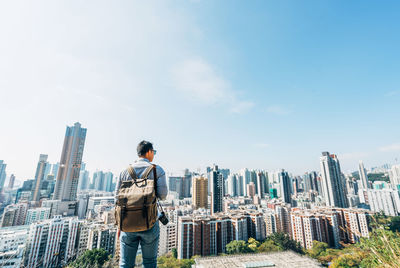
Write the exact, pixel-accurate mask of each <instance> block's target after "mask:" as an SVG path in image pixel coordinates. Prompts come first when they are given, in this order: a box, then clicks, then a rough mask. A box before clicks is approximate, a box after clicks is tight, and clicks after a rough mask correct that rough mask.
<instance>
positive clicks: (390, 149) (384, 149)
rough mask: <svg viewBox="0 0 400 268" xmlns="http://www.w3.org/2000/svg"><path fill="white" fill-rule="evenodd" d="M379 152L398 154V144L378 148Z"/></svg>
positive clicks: (399, 148) (399, 144)
mask: <svg viewBox="0 0 400 268" xmlns="http://www.w3.org/2000/svg"><path fill="white" fill-rule="evenodd" d="M379 151H381V152H399V151H400V143H393V144H390V145H386V146H382V147H379Z"/></svg>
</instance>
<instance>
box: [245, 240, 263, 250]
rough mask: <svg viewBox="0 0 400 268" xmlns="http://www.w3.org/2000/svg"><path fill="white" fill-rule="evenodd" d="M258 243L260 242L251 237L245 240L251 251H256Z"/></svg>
mask: <svg viewBox="0 0 400 268" xmlns="http://www.w3.org/2000/svg"><path fill="white" fill-rule="evenodd" d="M259 245H260V242H258V241H257V240H255V239H254V238H253V237H250V238H249V240H248V241H247V247H248V248H249V249H250V250H251V251H253V252H256V251H257V247H258V246H259Z"/></svg>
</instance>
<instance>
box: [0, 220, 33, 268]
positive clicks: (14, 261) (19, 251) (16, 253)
mask: <svg viewBox="0 0 400 268" xmlns="http://www.w3.org/2000/svg"><path fill="white" fill-rule="evenodd" d="M28 232H29V226H15V227H6V228H0V267H6V268H17V267H21V263H22V258H23V252H24V249H25V244H26V240H27V238H28Z"/></svg>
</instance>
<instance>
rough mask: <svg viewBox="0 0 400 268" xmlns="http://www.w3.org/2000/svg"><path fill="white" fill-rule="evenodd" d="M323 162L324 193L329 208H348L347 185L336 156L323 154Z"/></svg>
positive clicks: (321, 159)
mask: <svg viewBox="0 0 400 268" xmlns="http://www.w3.org/2000/svg"><path fill="white" fill-rule="evenodd" d="M320 161H321V174H322V192H323V195H324V198H325V202H326V205H327V206H331V207H340V208H346V207H347V202H346V201H347V200H346V193H345V183H344V180H343V178H342V172H341V170H340V163H339V159H338V158H337V156H336V155H335V154H329V152H323V153H322V157H321V158H320Z"/></svg>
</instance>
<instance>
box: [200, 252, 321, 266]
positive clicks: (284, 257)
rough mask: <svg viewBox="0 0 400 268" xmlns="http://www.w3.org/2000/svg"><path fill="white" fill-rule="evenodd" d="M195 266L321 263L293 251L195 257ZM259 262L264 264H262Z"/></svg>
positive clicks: (315, 264) (314, 264) (301, 264)
mask: <svg viewBox="0 0 400 268" xmlns="http://www.w3.org/2000/svg"><path fill="white" fill-rule="evenodd" d="M195 261H196V264H195V265H194V266H193V267H195V268H208V267H218V268H223V267H226V268H234V267H241V268H243V267H276V268H283V267H285V268H296V267H299V268H300V267H301V268H303V267H307V268H313V267H321V265H320V264H319V263H318V262H317V261H315V260H313V259H310V258H308V257H306V256H301V255H299V254H296V253H294V252H293V251H284V252H273V253H271V252H270V253H258V254H243V255H228V256H219V257H201V258H197V259H196V260H195ZM261 264H265V265H264V266H262V265H261Z"/></svg>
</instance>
